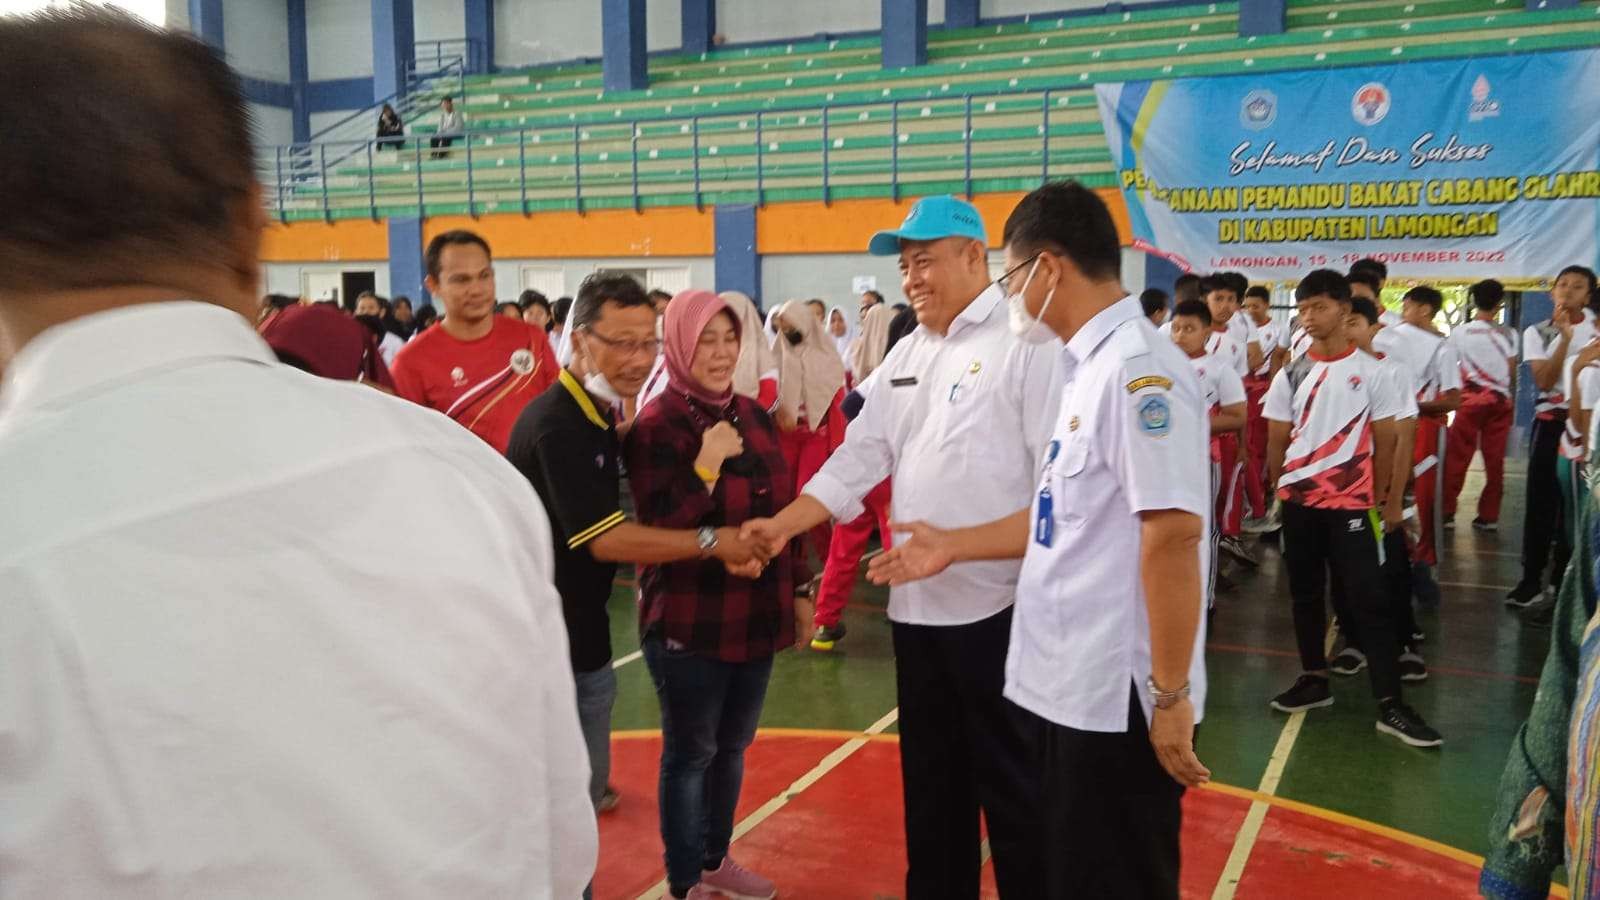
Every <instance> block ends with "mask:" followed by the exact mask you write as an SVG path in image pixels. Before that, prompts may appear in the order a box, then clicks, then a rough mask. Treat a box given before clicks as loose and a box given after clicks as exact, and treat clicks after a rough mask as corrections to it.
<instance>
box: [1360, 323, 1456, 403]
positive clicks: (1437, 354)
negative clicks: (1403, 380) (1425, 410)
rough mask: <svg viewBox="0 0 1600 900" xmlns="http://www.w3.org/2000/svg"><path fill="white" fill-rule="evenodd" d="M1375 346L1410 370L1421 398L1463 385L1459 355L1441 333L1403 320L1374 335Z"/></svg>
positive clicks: (1420, 400)
mask: <svg viewBox="0 0 1600 900" xmlns="http://www.w3.org/2000/svg"><path fill="white" fill-rule="evenodd" d="M1372 346H1373V348H1374V349H1376V350H1378V351H1379V352H1380V353H1382V354H1383V355H1384V356H1386V357H1388V358H1390V359H1393V360H1394V361H1395V362H1397V363H1399V364H1401V365H1402V366H1405V367H1406V371H1408V372H1410V373H1411V382H1412V384H1413V385H1415V387H1416V389H1417V400H1418V402H1421V403H1427V402H1430V401H1433V400H1437V399H1438V398H1439V395H1441V394H1443V393H1445V392H1447V391H1457V390H1460V389H1461V362H1460V359H1459V358H1458V357H1457V356H1456V351H1455V348H1454V347H1452V346H1450V343H1449V342H1448V341H1447V340H1445V337H1444V335H1442V334H1438V333H1437V332H1433V331H1429V330H1427V329H1426V328H1418V327H1417V326H1415V325H1410V324H1407V323H1405V322H1402V323H1400V324H1399V325H1394V326H1391V327H1389V328H1385V329H1383V330H1382V331H1380V332H1378V333H1377V334H1376V335H1374V336H1373V338H1372Z"/></svg>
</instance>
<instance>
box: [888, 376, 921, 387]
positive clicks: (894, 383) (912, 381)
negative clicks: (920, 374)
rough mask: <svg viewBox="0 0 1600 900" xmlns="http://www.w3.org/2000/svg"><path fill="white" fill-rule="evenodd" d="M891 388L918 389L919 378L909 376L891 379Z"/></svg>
mask: <svg viewBox="0 0 1600 900" xmlns="http://www.w3.org/2000/svg"><path fill="white" fill-rule="evenodd" d="M889 386H890V387H916V386H917V376H915V375H907V376H906V377H904V378H891V379H889Z"/></svg>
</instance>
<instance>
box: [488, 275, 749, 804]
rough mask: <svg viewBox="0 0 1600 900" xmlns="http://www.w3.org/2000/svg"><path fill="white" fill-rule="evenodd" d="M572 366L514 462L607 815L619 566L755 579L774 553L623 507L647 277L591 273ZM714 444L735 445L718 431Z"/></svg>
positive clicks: (649, 349)
mask: <svg viewBox="0 0 1600 900" xmlns="http://www.w3.org/2000/svg"><path fill="white" fill-rule="evenodd" d="M568 327H569V328H570V329H571V331H572V336H573V342H574V344H573V346H574V351H573V352H574V360H573V362H574V365H575V366H581V368H582V370H583V371H585V372H586V373H587V374H586V375H585V376H584V377H583V380H582V381H581V382H580V381H579V378H578V376H576V375H574V374H573V372H572V370H571V369H562V370H561V375H560V378H559V380H558V382H557V384H556V385H555V386H554V387H553V388H551V389H550V390H549V391H546V392H545V393H544V394H543V395H542V396H540V397H539V398H537V399H536V400H535V401H534V402H532V403H530V404H528V406H527V408H526V409H524V410H523V412H522V414H521V416H520V417H518V419H517V422H516V426H515V427H514V428H513V429H512V431H511V443H510V446H509V448H508V449H507V451H506V456H507V457H508V458H509V459H510V460H511V462H512V464H513V465H515V466H516V467H517V469H519V470H520V471H521V472H522V474H523V475H525V476H526V477H527V479H528V480H529V481H530V482H532V483H533V487H534V490H536V491H537V492H538V493H539V497H540V499H542V500H543V501H544V505H545V508H546V509H547V510H548V511H549V513H550V523H551V526H552V529H551V530H552V532H553V535H554V538H555V544H556V546H555V558H556V572H555V583H556V590H557V592H559V593H560V594H561V604H562V612H563V613H564V616H565V619H566V625H567V639H568V642H569V644H570V646H571V651H572V668H573V677H574V680H575V681H576V683H577V690H578V719H579V721H580V724H581V725H582V727H583V737H584V742H585V743H586V744H587V746H588V751H589V768H590V771H591V776H592V777H591V780H590V799H591V800H592V801H593V802H594V804H595V809H596V811H598V812H602V813H603V812H607V811H608V810H610V809H612V808H614V807H615V806H616V805H617V802H618V797H617V792H616V791H615V789H613V788H611V787H609V786H608V785H607V783H606V780H607V776H608V775H609V774H610V769H611V754H610V741H611V707H612V704H613V702H614V701H615V700H616V695H617V682H616V677H615V675H613V674H612V668H611V627H610V620H609V617H608V615H607V612H606V604H607V602H608V601H609V600H610V597H611V583H612V580H613V579H614V578H615V576H616V571H617V563H619V562H628V563H634V564H637V565H649V564H654V563H667V562H677V561H679V560H692V559H706V558H713V557H714V558H716V559H718V560H721V561H722V562H723V563H724V564H725V565H726V566H727V567H728V570H729V571H730V572H733V573H734V574H736V575H741V576H744V577H754V576H756V575H759V574H760V572H761V565H762V563H764V562H765V561H766V560H767V558H768V556H769V555H770V554H762V553H761V552H760V547H759V546H758V545H756V544H755V543H754V542H750V541H745V540H741V539H740V537H739V533H738V531H737V530H736V529H733V528H717V529H710V528H705V529H700V530H699V531H696V530H693V529H668V528H650V527H647V526H644V525H640V524H638V523H637V522H631V521H629V520H628V519H627V517H626V516H625V515H624V514H623V512H622V502H621V475H620V472H619V467H618V457H619V454H620V448H619V445H618V440H617V428H616V423H617V411H618V409H619V408H620V407H621V406H622V405H623V404H624V403H625V402H626V401H631V400H632V399H633V398H634V397H635V396H637V395H638V393H639V390H640V388H642V387H643V386H644V382H645V378H646V377H648V376H649V374H650V368H651V366H652V365H654V364H655V360H656V352H657V350H658V349H659V348H660V346H661V341H660V340H659V339H658V338H657V337H656V311H655V307H654V306H652V305H651V302H650V298H649V297H648V296H647V295H646V294H645V292H644V289H643V288H641V287H640V286H639V283H638V282H637V281H634V280H633V279H632V278H629V277H628V276H625V275H602V274H596V275H592V276H590V277H589V278H587V279H586V280H585V281H584V283H583V286H582V287H581V288H580V289H579V291H578V299H577V302H575V303H574V304H573V305H572V313H571V317H570V319H569V321H568ZM728 428H729V426H728V425H726V424H719V425H715V426H713V427H711V428H709V429H707V430H706V434H705V436H704V438H703V439H704V440H705V441H708V442H712V443H725V442H726V441H727V435H726V434H723V433H721V431H720V430H723V429H728Z"/></svg>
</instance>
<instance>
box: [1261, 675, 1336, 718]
mask: <svg viewBox="0 0 1600 900" xmlns="http://www.w3.org/2000/svg"><path fill="white" fill-rule="evenodd" d="M1332 705H1333V692H1332V691H1330V690H1328V679H1326V678H1322V677H1320V676H1317V675H1301V676H1300V677H1299V678H1296V679H1295V681H1294V687H1292V688H1289V689H1288V690H1287V691H1284V692H1283V693H1281V694H1279V695H1278V696H1276V697H1273V698H1272V708H1273V709H1275V710H1277V711H1278V712H1286V713H1297V712H1304V711H1306V710H1308V709H1316V708H1318V707H1321V706H1332Z"/></svg>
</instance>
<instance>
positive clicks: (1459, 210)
mask: <svg viewBox="0 0 1600 900" xmlns="http://www.w3.org/2000/svg"><path fill="white" fill-rule="evenodd" d="M1097 93H1098V97H1099V101H1100V118H1101V122H1102V123H1103V125H1104V127H1105V132H1106V141H1107V143H1108V144H1109V145H1110V147H1111V155H1112V161H1113V163H1114V165H1115V166H1116V169H1117V176H1118V178H1119V183H1120V186H1121V188H1122V192H1123V196H1124V197H1125V198H1126V200H1127V206H1128V216H1129V221H1130V223H1131V225H1132V227H1133V234H1134V239H1135V246H1136V247H1139V248H1140V249H1143V250H1146V251H1148V252H1153V253H1158V254H1160V255H1163V256H1166V257H1168V258H1169V259H1171V260H1172V261H1173V262H1175V263H1177V264H1178V265H1179V266H1181V267H1183V268H1186V269H1192V270H1197V271H1201V272H1209V271H1217V270H1229V269H1231V270H1237V271H1241V272H1244V273H1245V274H1246V275H1248V276H1249V277H1251V278H1253V279H1257V280H1278V281H1288V280H1294V279H1298V278H1299V277H1301V276H1302V275H1304V274H1305V273H1306V272H1307V271H1309V270H1310V269H1314V268H1323V267H1326V268H1334V269H1340V270H1344V269H1347V268H1349V266H1350V264H1351V263H1353V262H1355V261H1356V260H1357V259H1360V258H1361V257H1364V256H1372V257H1376V258H1378V259H1381V260H1384V261H1385V262H1387V263H1388V264H1389V267H1390V271H1391V273H1392V274H1394V275H1397V276H1401V277H1419V278H1430V277H1431V278H1442V277H1448V278H1482V277H1497V278H1501V279H1503V280H1507V281H1511V282H1528V281H1538V280H1541V279H1547V278H1550V277H1553V275H1554V273H1555V272H1556V271H1558V270H1560V269H1561V267H1563V266H1566V265H1570V264H1573V263H1579V264H1583V265H1590V266H1593V265H1594V264H1595V260H1596V257H1597V255H1600V249H1597V248H1600V51H1592V50H1585V51H1579V52H1570V53H1536V54H1525V55H1519V56H1494V57H1473V58H1469V59H1460V60H1447V61H1442V62H1418V63H1397V64H1395V65H1389V66H1373V67H1364V68H1349V69H1325V70H1316V71H1303V72H1284V73H1270V74H1263V75H1259V76H1258V75H1237V76H1228V77H1221V78H1192V79H1178V80H1171V81H1140V82H1128V83H1125V84H1102V85H1099V86H1098V87H1097Z"/></svg>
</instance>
